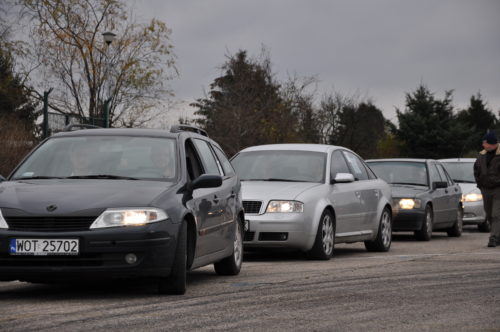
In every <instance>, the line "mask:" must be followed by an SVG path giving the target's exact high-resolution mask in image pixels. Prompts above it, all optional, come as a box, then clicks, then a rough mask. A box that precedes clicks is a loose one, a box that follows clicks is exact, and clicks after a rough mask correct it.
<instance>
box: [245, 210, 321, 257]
mask: <svg viewBox="0 0 500 332" xmlns="http://www.w3.org/2000/svg"><path fill="white" fill-rule="evenodd" d="M245 218H246V220H247V222H248V230H247V231H246V232H245V238H244V245H245V247H246V248H295V249H300V250H304V251H305V250H309V249H310V248H309V247H310V243H311V241H314V237H315V236H316V233H315V232H314V231H312V221H311V220H309V219H308V218H307V217H306V216H305V215H304V214H303V213H265V214H262V215H249V214H246V215H245Z"/></svg>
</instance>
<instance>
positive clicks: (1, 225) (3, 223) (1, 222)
mask: <svg viewBox="0 0 500 332" xmlns="http://www.w3.org/2000/svg"><path fill="white" fill-rule="evenodd" d="M8 228H9V225H7V222H6V221H5V219H4V218H3V215H2V210H0V229H8Z"/></svg>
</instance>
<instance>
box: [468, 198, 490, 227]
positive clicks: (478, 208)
mask: <svg viewBox="0 0 500 332" xmlns="http://www.w3.org/2000/svg"><path fill="white" fill-rule="evenodd" d="M485 219H486V218H485V213H484V207H483V202H482V201H480V202H464V218H463V223H464V224H465V225H477V224H482V223H483V222H484V221H485Z"/></svg>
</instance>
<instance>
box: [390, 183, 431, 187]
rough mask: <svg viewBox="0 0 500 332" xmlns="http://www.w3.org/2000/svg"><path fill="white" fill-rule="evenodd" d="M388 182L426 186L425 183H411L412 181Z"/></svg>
mask: <svg viewBox="0 0 500 332" xmlns="http://www.w3.org/2000/svg"><path fill="white" fill-rule="evenodd" d="M390 184H403V185H409V186H424V187H427V185H426V184H423V183H412V182H391V183H390Z"/></svg>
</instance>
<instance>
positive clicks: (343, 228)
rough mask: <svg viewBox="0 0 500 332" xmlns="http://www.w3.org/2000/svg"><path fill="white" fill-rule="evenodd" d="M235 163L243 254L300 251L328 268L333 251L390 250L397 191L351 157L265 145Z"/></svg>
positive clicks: (326, 148)
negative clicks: (356, 246) (359, 246)
mask: <svg viewBox="0 0 500 332" xmlns="http://www.w3.org/2000/svg"><path fill="white" fill-rule="evenodd" d="M231 163H232V164H233V167H234V169H235V170H236V173H237V174H238V177H239V178H240V180H241V185H242V197H243V207H244V209H245V219H246V221H247V223H248V231H247V232H246V233H245V238H244V245H245V248H251V247H261V248H262V247H264V248H265V247H282V248H295V249H300V250H302V251H304V252H306V253H307V254H308V256H309V257H311V258H313V259H324V260H327V259H330V257H332V255H333V251H334V245H335V243H352V242H359V241H363V242H364V243H365V247H366V249H367V250H369V251H388V250H389V248H390V246H391V241H392V209H391V201H392V199H391V189H390V187H389V185H388V184H387V183H386V182H385V181H383V180H381V179H379V178H377V176H376V175H375V174H374V173H373V172H372V171H371V170H370V168H369V167H368V166H367V165H366V164H365V163H364V161H363V160H362V159H361V158H360V157H359V156H358V155H356V154H355V153H354V152H352V151H351V150H348V149H346V148H343V147H339V146H331V145H319V144H274V145H261V146H254V147H250V148H247V149H244V150H242V151H240V152H239V153H238V154H236V155H235V156H234V157H233V158H232V160H231Z"/></svg>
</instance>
